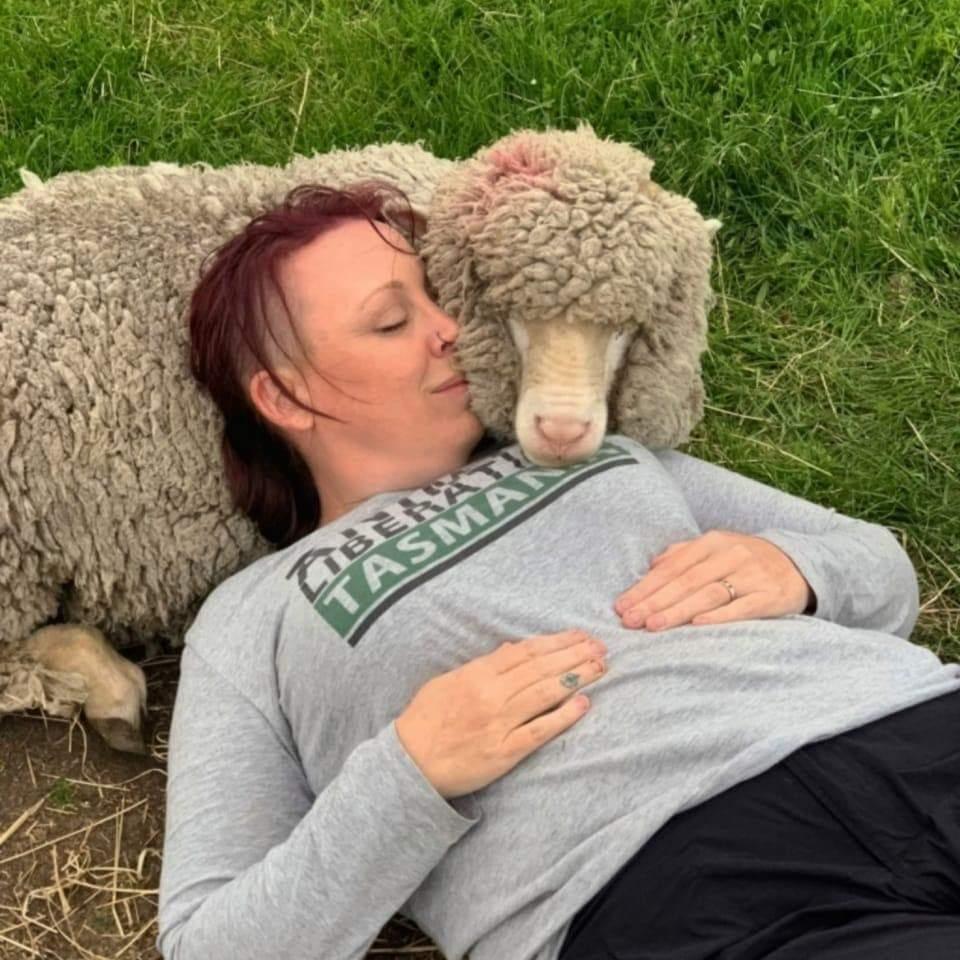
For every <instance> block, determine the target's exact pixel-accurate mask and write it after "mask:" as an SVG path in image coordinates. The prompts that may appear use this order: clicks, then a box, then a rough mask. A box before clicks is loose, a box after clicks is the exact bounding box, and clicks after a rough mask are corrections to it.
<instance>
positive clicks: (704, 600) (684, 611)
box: [628, 582, 746, 632]
mask: <svg viewBox="0 0 960 960" xmlns="http://www.w3.org/2000/svg"><path fill="white" fill-rule="evenodd" d="M743 599H746V597H744V598H741V601H742V600H743ZM741 601H736V600H735V601H731V600H730V594H729V592H728V591H727V588H726V587H725V586H724V585H723V584H722V583H715V582H714V583H709V584H707V585H706V586H705V587H703V588H702V589H700V590H698V591H697V592H696V593H694V594H693V595H692V596H688V597H684V598H683V599H682V600H681V601H679V602H678V603H675V604H673V605H672V606H670V607H667V608H666V609H663V610H661V611H659V612H658V613H655V614H653V615H652V616H649V617H647V619H646V621H645V626H646V629H647V630H651V631H653V632H656V631H658V630H669V629H670V628H671V627H678V626H680V625H681V624H683V623H691V622H692V621H693V620H694V619H695V618H696V617H698V616H701V615H708V614H712V613H714V612H716V611H717V610H718V609H728V608H730V607H732V606H733V605H734V604H735V603H739V602H741ZM739 615H740V616H742V613H741V614H739ZM734 619H736V615H735V616H734ZM628 625H629V624H628Z"/></svg>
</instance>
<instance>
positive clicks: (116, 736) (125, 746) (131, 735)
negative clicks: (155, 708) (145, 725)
mask: <svg viewBox="0 0 960 960" xmlns="http://www.w3.org/2000/svg"><path fill="white" fill-rule="evenodd" d="M87 719H88V720H89V721H90V726H91V727H93V729H94V730H96V731H97V733H99V734H100V736H101V737H103V739H104V740H106V741H107V743H109V744H110V746H111V747H113V749H114V750H125V751H126V752H127V753H146V752H147V748H146V746H145V745H144V742H143V733H142V731H141V730H140V727H139V726H136V727H134V726H131V725H130V724H129V723H127V721H126V720H121V719H119V718H118V717H107V718H101V719H94V718H93V717H91V716H87Z"/></svg>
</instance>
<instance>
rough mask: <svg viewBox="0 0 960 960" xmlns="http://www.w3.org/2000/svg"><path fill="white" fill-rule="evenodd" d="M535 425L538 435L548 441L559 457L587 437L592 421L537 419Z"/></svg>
mask: <svg viewBox="0 0 960 960" xmlns="http://www.w3.org/2000/svg"><path fill="white" fill-rule="evenodd" d="M534 424H535V426H536V428H537V433H539V434H540V436H542V437H543V438H544V440H546V441H547V443H548V444H549V445H550V447H551V448H552V449H553V450H554V451H555V452H556V454H557V455H558V456H560V455H562V454H563V451H564V450H565V449H566V448H567V447H568V446H570V444H572V443H576V442H577V441H578V440H580V439H582V438H583V437H584V436H586V433H587V431H588V430H589V429H590V421H589V420H587V421H586V422H584V421H583V420H576V419H574V418H573V417H536V418H535V419H534Z"/></svg>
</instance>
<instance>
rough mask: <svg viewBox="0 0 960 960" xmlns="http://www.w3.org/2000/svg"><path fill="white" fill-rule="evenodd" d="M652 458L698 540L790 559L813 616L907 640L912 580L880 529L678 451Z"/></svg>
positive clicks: (913, 611) (914, 597)
mask: <svg viewBox="0 0 960 960" xmlns="http://www.w3.org/2000/svg"><path fill="white" fill-rule="evenodd" d="M653 452H654V454H655V456H656V457H657V459H658V460H659V461H660V463H661V464H663V466H664V467H665V468H666V469H667V471H668V472H669V473H670V475H671V477H673V479H674V480H675V481H676V483H677V484H678V485H679V487H680V489H681V490H682V491H683V494H684V496H685V497H686V500H687V504H688V505H689V507H690V509H691V511H692V512H693V514H694V517H695V518H696V521H697V523H698V525H699V526H700V529H701V530H702V531H703V532H704V533H707V532H708V531H710V530H733V531H736V532H737V533H746V534H752V535H753V536H757V537H762V538H763V539H764V540H768V541H769V542H770V543H772V544H774V545H775V546H777V547H779V548H780V549H781V550H783V552H784V553H785V554H786V555H787V556H788V557H790V559H791V560H792V561H793V562H794V563H795V564H796V566H797V568H798V569H799V570H800V572H801V573H802V574H803V576H804V577H805V578H806V580H807V582H808V583H809V584H810V587H811V589H812V590H813V592H814V594H815V596H816V608H815V610H814V612H813V615H814V616H816V617H819V618H821V619H824V620H831V621H833V622H834V623H839V624H842V625H843V626H847V627H857V628H861V629H867V630H880V631H883V632H885V633H892V634H896V635H897V636H899V637H903V638H904V639H909V637H910V632H911V631H912V630H913V627H914V625H915V624H916V621H917V615H918V612H919V588H918V585H917V575H916V571H915V570H914V568H913V564H912V563H911V562H910V558H909V556H907V553H906V551H905V550H904V549H903V548H902V547H901V546H900V544H899V543H898V542H897V539H896V538H895V537H894V535H893V534H892V533H891V532H890V531H889V530H887V528H886V527H883V526H880V525H879V524H876V523H869V522H867V521H865V520H857V519H855V518H853V517H847V516H844V515H843V514H841V513H837V511H836V510H833V509H832V508H828V507H822V506H820V505H818V504H816V503H811V502H810V501H809V500H804V499H802V498H801V497H796V496H793V495H792V494H789V493H785V492H784V491H782V490H777V489H776V488H775V487H770V486H767V485H766V484H763V483H759V482H758V481H756V480H752V479H750V478H749V477H744V476H742V475H741V474H738V473H735V472H733V471H732V470H727V469H725V468H723V467H720V466H717V465H716V464H713V463H708V462H707V461H705V460H699V459H697V458H696V457H691V456H689V455H688V454H685V453H680V452H679V451H677V450H658V451H653Z"/></svg>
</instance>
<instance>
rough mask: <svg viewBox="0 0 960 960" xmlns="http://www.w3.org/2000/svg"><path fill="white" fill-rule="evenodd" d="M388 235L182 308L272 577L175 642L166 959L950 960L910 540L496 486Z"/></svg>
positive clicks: (225, 594)
mask: <svg viewBox="0 0 960 960" xmlns="http://www.w3.org/2000/svg"><path fill="white" fill-rule="evenodd" d="M394 199H395V196H394V193H393V192H392V191H391V190H389V189H388V188H387V187H378V186H377V185H375V184H372V185H364V186H361V187H358V188H357V189H356V190H355V191H354V192H353V193H343V194H341V193H338V192H337V191H333V190H327V189H324V188H311V187H305V188H300V189H299V190H297V191H294V192H293V194H291V196H290V197H288V198H287V201H286V202H285V203H284V204H283V205H282V206H281V207H279V208H278V209H277V210H274V211H271V212H269V213H267V214H265V215H264V216H262V217H259V218H257V220H255V221H253V222H252V223H251V224H250V225H248V227H247V228H246V229H245V230H244V232H243V233H242V234H241V235H239V236H238V237H235V238H234V239H233V240H232V241H230V242H229V243H228V244H226V245H225V246H224V247H223V248H222V249H221V250H220V251H218V253H217V255H216V257H215V259H214V261H213V264H212V266H211V268H210V269H209V270H208V271H207V272H206V274H205V275H204V277H203V279H202V280H201V282H200V284H199V286H198V288H197V290H196V292H195V294H194V297H193V301H192V304H191V311H190V325H191V342H192V368H193V371H194V374H195V376H196V377H197V379H198V380H199V382H200V383H201V384H203V385H204V386H205V388H206V389H207V390H209V392H210V393H211V395H212V396H213V398H214V399H215V401H216V402H217V404H218V405H219V407H220V409H221V410H222V412H223V414H224V418H225V433H224V446H223V452H224V462H225V468H226V471H227V478H228V482H229V484H230V487H231V490H232V491H233V495H234V498H235V500H236V502H237V503H238V504H239V505H240V506H241V507H242V508H243V509H244V510H246V511H247V513H248V514H249V515H250V516H251V517H252V518H253V519H254V520H255V521H256V522H257V523H258V525H259V526H260V529H261V530H262V531H263V532H264V534H265V535H266V536H268V537H269V538H270V539H271V540H272V542H274V543H275V544H277V546H278V550H277V551H276V552H274V553H272V554H270V555H268V556H266V557H264V558H262V559H261V560H259V561H257V562H256V563H254V564H253V565H252V566H250V567H249V568H247V569H246V570H243V571H241V572H240V573H238V574H236V575H234V576H232V577H230V578H229V579H228V580H227V581H225V582H224V583H223V584H221V585H220V586H219V587H218V588H217V589H216V590H214V591H213V592H212V594H211V595H210V596H209V597H208V598H207V600H206V601H205V603H204V605H203V607H202V609H201V610H200V612H199V614H198V616H197V618H196V619H195V621H194V622H193V624H192V625H191V628H190V630H189V631H188V634H187V638H186V648H185V650H184V653H183V661H182V675H181V681H180V687H179V690H178V695H177V702H176V707H175V711H174V717H173V723H172V729H171V741H170V743H171V745H170V762H169V785H168V813H167V827H166V840H165V850H164V869H163V877H162V882H161V891H160V917H159V924H160V935H159V939H158V945H159V947H160V949H161V951H162V952H163V953H164V956H165V957H167V958H168V960H193V958H204V960H217V958H220V957H224V958H226V957H229V958H231V960H234V958H244V957H250V958H257V960H261V958H263V957H266V956H270V957H278V958H284V960H295V958H301V957H302V958H308V957H309V958H320V957H322V958H324V960H346V958H360V957H363V956H364V954H365V952H366V950H367V948H368V947H369V946H370V944H371V942H372V941H373V939H374V938H375V937H376V935H377V933H378V932H379V931H380V929H381V928H382V927H383V925H384V924H385V923H386V922H387V921H388V920H389V919H390V918H391V917H392V916H393V915H394V914H395V913H397V912H402V913H404V914H406V915H408V916H410V917H412V918H413V919H414V920H415V921H416V922H417V923H418V924H419V926H420V927H421V928H422V929H423V930H424V931H425V932H426V933H427V934H428V935H430V936H431V937H433V939H434V940H435V941H436V942H437V943H438V944H439V945H440V947H441V948H442V950H443V951H444V953H445V954H446V955H447V956H448V957H451V958H460V957H462V956H464V955H465V954H466V953H468V952H469V954H470V957H471V960H488V958H491V960H492V958H496V960H501V958H510V960H526V958H536V960H553V958H555V957H557V956H562V958H563V960H584V958H600V957H617V958H626V957H629V958H641V957H643V958H653V957H670V958H674V960H675V958H677V957H689V958H694V957H698V958H699V957H708V956H710V957H712V956H722V957H724V958H725V960H746V958H748V957H750V958H753V957H767V956H771V957H772V956H775V957H777V958H778V960H785V958H787V957H791V958H793V957H812V956H817V957H834V956H836V957H841V956H842V957H844V958H850V957H861V956H863V957H866V956H870V957H877V956H885V957H899V956H901V955H903V956H905V955H906V951H907V950H911V951H912V954H911V955H912V956H914V957H916V956H917V955H920V956H923V957H927V958H929V957H940V956H943V957H946V956H947V952H946V951H947V949H948V948H949V944H953V947H954V948H955V946H956V944H957V943H958V942H960V916H958V915H960V892H958V891H960V879H958V872H957V869H956V861H957V860H960V842H958V839H957V833H958V831H960V825H958V816H957V807H956V797H957V795H958V791H957V787H958V786H960V756H958V751H957V737H956V735H955V732H954V733H951V734H949V735H947V736H942V737H941V736H937V735H936V734H942V733H944V731H945V730H947V728H948V725H952V727H951V729H952V730H953V731H956V729H957V725H958V722H960V695H958V693H957V692H956V691H957V690H958V688H960V676H958V673H960V671H958V668H957V667H956V666H945V665H943V664H941V663H940V662H939V660H938V659H937V658H936V657H935V656H934V655H933V654H932V653H931V652H930V651H928V650H925V649H923V648H921V647H919V646H916V645H913V644H911V643H909V642H908V640H907V638H908V636H909V634H910V631H911V629H912V627H913V624H914V621H915V619H916V615H917V586H916V579H915V575H914V572H913V569H912V567H911V566H910V563H909V560H908V559H907V557H906V555H905V554H904V552H903V551H902V550H901V549H900V547H899V546H898V544H897V543H896V541H895V540H894V538H893V537H892V536H891V535H890V534H889V533H888V532H887V531H886V530H884V529H883V528H882V527H879V526H876V525H873V524H868V523H864V522H862V521H858V520H855V519H851V518H848V517H843V516H840V515H838V514H836V513H835V512H834V511H831V510H827V509H824V508H822V507H819V506H816V505H814V504H811V503H807V502H805V501H803V500H800V499H798V498H796V497H791V496H788V495H786V494H783V493H780V492H778V491H776V490H773V489H771V488H769V487H766V486H763V485H762V484H759V483H756V482H753V481H751V480H748V479H746V478H743V477H740V476H738V475H736V474H734V473H731V472H730V471H726V470H723V469H720V468H718V467H715V466H712V465H710V464H708V463H705V462H703V461H700V460H697V459H695V458H693V457H689V456H685V455H683V454H680V453H677V452H671V451H656V452H654V451H649V450H646V449H645V448H643V447H641V446H639V445H638V444H635V443H632V442H631V441H629V440H627V439H625V438H622V437H612V438H610V439H609V441H608V442H607V443H606V444H605V445H604V446H603V447H602V448H601V451H600V452H599V454H598V455H597V457H595V458H594V459H593V460H592V461H590V462H589V463H587V464H581V465H578V466H576V467H571V468H568V469H566V470H544V469H540V468H536V467H533V466H532V465H531V464H530V463H529V462H527V461H525V460H524V459H523V457H522V456H521V454H520V452H519V450H518V449H517V448H516V447H508V448H506V449H503V450H489V449H488V450H485V451H484V450H483V448H482V447H481V446H479V445H480V442H481V438H482V430H481V427H480V424H479V423H478V422H477V421H476V419H475V418H474V416H473V414H472V413H471V412H470V409H469V405H468V400H469V394H468V388H467V385H466V384H464V383H463V381H462V380H460V379H459V378H458V377H457V374H456V371H455V369H454V367H453V363H452V350H453V346H454V343H455V341H456V337H457V327H456V323H455V322H454V320H453V319H452V318H451V317H449V316H447V315H446V314H444V313H443V312H442V311H441V310H440V309H439V308H438V307H437V305H436V304H435V303H434V302H433V301H432V300H431V298H430V296H429V291H428V290H427V288H426V281H425V278H424V274H423V268H422V265H421V264H420V262H419V260H418V259H417V258H416V257H415V256H413V255H411V247H410V246H409V245H408V243H407V240H406V238H405V236H404V233H402V232H401V231H400V229H398V228H397V227H398V225H399V224H400V223H401V218H400V217H399V215H398V214H397V213H396V212H391V213H390V215H389V216H388V213H387V208H386V206H385V205H386V203H387V201H388V200H389V201H391V202H392V200H394ZM394 207H395V205H394V206H392V207H391V211H393V210H394ZM388 219H389V220H391V225H388V223H387V222H386V221H387V220H388ZM405 224H406V227H408V228H409V229H410V231H411V233H412V231H413V229H415V224H414V223H413V221H412V219H410V218H409V217H408V218H407V220H406V221H405ZM658 617H659V618H661V620H660V621H659V622H658V620H657V618H658ZM658 627H659V629H658ZM598 641H601V642H598ZM607 660H609V664H607ZM588 685H589V686H591V694H592V700H593V703H592V705H591V706H590V708H589V710H588V709H587V705H586V702H585V701H586V698H585V697H583V696H582V695H581V694H580V693H579V692H578V691H579V690H580V689H582V688H583V687H585V686H588ZM817 741H820V742H817ZM916 770H922V775H916V776H915V775H914V774H913V773H912V771H916ZM951 804H952V806H951ZM904 931H906V933H904ZM850 943H852V944H854V945H853V946H852V947H851V946H850ZM831 951H833V952H831ZM844 951H845V952H844ZM858 951H859V952H858ZM918 951H919V953H918ZM953 955H954V950H953V949H951V951H950V956H953Z"/></svg>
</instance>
